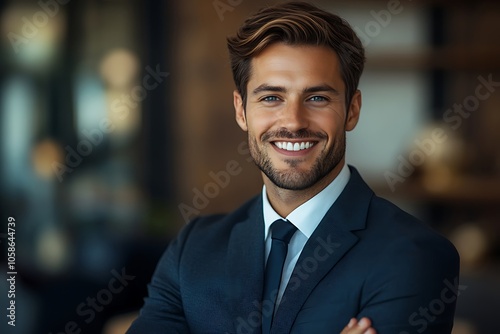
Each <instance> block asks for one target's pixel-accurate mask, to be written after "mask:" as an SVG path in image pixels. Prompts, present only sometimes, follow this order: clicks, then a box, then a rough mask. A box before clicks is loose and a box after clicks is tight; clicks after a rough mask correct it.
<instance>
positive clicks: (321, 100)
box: [309, 96, 327, 102]
mask: <svg viewBox="0 0 500 334" xmlns="http://www.w3.org/2000/svg"><path fill="white" fill-rule="evenodd" d="M309 100H310V101H313V102H323V101H327V99H326V98H325V97H324V96H313V97H311V98H310V99H309Z"/></svg>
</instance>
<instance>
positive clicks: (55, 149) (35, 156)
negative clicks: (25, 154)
mask: <svg viewBox="0 0 500 334" xmlns="http://www.w3.org/2000/svg"><path fill="white" fill-rule="evenodd" d="M63 155H64V153H63V150H62V148H61V147H60V146H59V145H58V144H57V143H56V142H55V141H53V140H51V139H45V140H43V141H41V142H40V143H38V144H37V145H35V147H34V148H33V151H32V161H33V169H34V170H35V173H36V174H38V175H39V176H40V177H42V178H45V179H52V178H53V177H54V176H55V174H54V172H53V170H52V164H53V163H54V162H59V163H63V160H64V157H63Z"/></svg>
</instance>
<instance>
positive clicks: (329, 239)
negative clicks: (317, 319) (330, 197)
mask: <svg viewBox="0 0 500 334" xmlns="http://www.w3.org/2000/svg"><path fill="white" fill-rule="evenodd" d="M372 196H373V192H372V191H371V189H370V188H369V187H368V186H367V185H366V184H365V183H364V181H363V180H362V179H361V176H360V175H359V174H358V172H357V171H356V170H355V169H354V168H351V178H350V180H349V183H348V184H347V186H346V188H345V189H344V191H343V192H342V194H341V195H340V196H339V198H338V199H337V201H336V202H335V203H334V204H333V205H332V207H331V208H330V210H329V211H328V212H327V214H326V215H325V217H324V218H323V219H322V221H321V223H320V224H319V225H318V227H317V228H316V230H315V231H314V233H313V234H312V235H311V237H310V238H309V240H308V241H307V243H306V245H305V246H304V249H303V251H302V253H301V255H300V257H299V260H298V261H297V264H296V266H295V268H294V270H293V272H292V276H291V278H290V281H289V283H288V285H287V287H286V290H285V293H284V295H283V299H282V302H281V304H280V306H279V308H278V311H277V313H276V315H275V317H274V321H273V328H272V332H273V333H290V331H291V328H292V325H293V322H294V321H295V318H296V316H297V314H298V312H299V311H300V309H301V308H302V306H303V304H304V303H305V301H306V299H307V298H308V296H309V295H310V293H311V292H312V290H313V289H314V288H315V287H316V285H317V284H318V283H319V281H321V279H322V278H323V277H324V276H325V275H326V274H327V273H328V272H329V271H330V270H331V269H332V268H333V267H334V266H335V264H336V263H337V262H338V261H339V260H340V259H341V258H342V257H343V256H344V255H345V254H346V253H347V252H348V251H349V250H350V249H351V248H352V247H353V246H354V245H355V244H356V243H357V241H358V237H357V236H356V235H355V234H354V233H353V232H352V231H355V230H360V229H364V228H365V224H366V215H367V211H368V206H369V203H370V200H371V197H372Z"/></svg>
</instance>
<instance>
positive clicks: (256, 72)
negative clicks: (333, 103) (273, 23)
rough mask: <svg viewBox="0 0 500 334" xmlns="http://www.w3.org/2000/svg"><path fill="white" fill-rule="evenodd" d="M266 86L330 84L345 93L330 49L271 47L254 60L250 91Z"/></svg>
mask: <svg viewBox="0 0 500 334" xmlns="http://www.w3.org/2000/svg"><path fill="white" fill-rule="evenodd" d="M262 83H266V84H272V85H282V86H287V87H290V88H293V87H296V88H302V87H306V86H310V85H317V84H330V85H332V86H333V87H334V88H336V89H338V90H343V89H344V83H343V81H342V76H341V71H340V64H339V60H338V56H337V54H336V53H335V51H333V50H332V49H330V48H328V47H326V46H311V45H286V44H283V43H275V44H272V45H270V46H268V47H267V48H265V49H264V50H263V51H262V52H261V53H259V54H258V55H257V56H255V57H254V58H252V62H251V74H250V79H249V82H248V89H251V87H255V86H258V85H261V84H262Z"/></svg>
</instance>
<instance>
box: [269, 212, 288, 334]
mask: <svg viewBox="0 0 500 334" xmlns="http://www.w3.org/2000/svg"><path fill="white" fill-rule="evenodd" d="M296 230H297V228H296V227H295V226H294V225H293V224H291V223H289V222H287V221H285V220H282V219H278V220H277V221H275V222H274V223H272V225H271V232H272V233H271V238H272V244H271V252H270V253H269V257H268V258H267V264H266V272H265V276H264V294H263V299H262V304H263V308H262V334H268V333H270V331H271V323H272V321H273V315H274V312H275V310H276V297H277V296H278V290H279V286H280V282H281V273H282V272H283V265H284V264H285V259H286V253H287V252H288V243H289V242H290V239H291V238H292V235H293V234H294V233H295V231H296ZM266 305H272V308H271V309H269V308H267V307H265V306H266Z"/></svg>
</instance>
